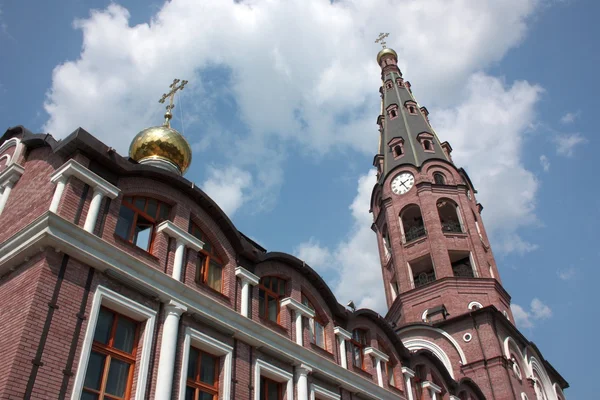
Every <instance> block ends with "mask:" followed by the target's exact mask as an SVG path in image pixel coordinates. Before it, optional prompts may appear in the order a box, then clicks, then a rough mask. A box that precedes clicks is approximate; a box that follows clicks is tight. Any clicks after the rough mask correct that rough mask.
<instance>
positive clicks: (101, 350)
mask: <svg viewBox="0 0 600 400" xmlns="http://www.w3.org/2000/svg"><path fill="white" fill-rule="evenodd" d="M103 309H104V310H107V311H109V312H110V313H112V314H113V316H114V317H113V320H112V322H111V328H110V333H109V338H108V343H106V344H104V343H100V342H97V341H96V340H94V341H93V342H92V348H91V351H90V355H91V353H92V352H95V353H98V354H102V355H104V356H105V360H104V365H103V367H102V378H101V381H100V390H95V389H90V388H86V387H85V376H87V368H86V372H85V374H84V383H83V388H82V394H83V393H86V392H87V393H93V394H96V395H97V396H98V399H99V400H103V399H106V398H108V399H129V398H130V397H131V390H132V386H133V375H134V372H135V366H136V356H137V348H138V344H139V335H140V323H139V322H138V321H135V320H134V319H132V318H129V317H127V316H125V315H123V314H121V313H119V312H117V311H115V310H112V309H110V308H108V307H106V306H100V310H99V313H100V311H102V310H103ZM120 319H126V320H129V321H131V322H134V323H135V333H134V339H133V346H132V351H131V353H127V352H126V351H123V350H119V349H117V348H115V347H113V345H114V340H115V337H116V334H117V332H116V331H117V325H118V323H119V320H120ZM95 328H98V324H97V323H96V327H95ZM95 334H96V329H94V335H95ZM113 358H114V359H117V360H119V361H122V362H125V363H127V364H129V374H128V376H127V383H126V388H125V394H124V395H123V396H122V397H118V396H116V395H111V394H108V395H107V394H106V384H107V379H108V374H109V372H110V365H111V364H110V362H111V361H112V359H113ZM88 366H89V364H88ZM107 396H108V397H107Z"/></svg>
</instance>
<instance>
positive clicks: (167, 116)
mask: <svg viewBox="0 0 600 400" xmlns="http://www.w3.org/2000/svg"><path fill="white" fill-rule="evenodd" d="M179 82H181V85H179V86H177V84H178V83H179ZM186 83H188V81H186V80H183V81H180V80H179V79H173V83H171V84H170V85H169V87H170V88H171V91H170V92H169V93H164V94H163V95H162V97H161V98H160V100H159V101H158V102H159V103H161V104H162V103H164V102H165V100H166V99H167V98H169V105H168V106H167V112H166V113H165V126H169V120H170V119H171V118H172V114H171V110H172V109H174V108H175V105H174V104H173V98H174V97H175V93H176V92H177V91H178V90H183V87H184V86H185V84H186Z"/></svg>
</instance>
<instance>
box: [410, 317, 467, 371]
mask: <svg viewBox="0 0 600 400" xmlns="http://www.w3.org/2000/svg"><path fill="white" fill-rule="evenodd" d="M417 330H422V331H425V332H429V333H432V334H434V335H439V336H441V337H443V338H444V339H445V340H447V341H448V342H449V343H450V345H451V346H452V347H453V348H454V350H456V353H457V354H458V357H459V358H460V362H461V363H462V364H463V365H466V364H468V362H467V356H466V355H465V352H464V351H463V349H462V348H461V347H460V344H458V342H457V341H456V340H455V339H454V338H453V337H452V336H451V335H450V334H449V333H448V332H446V331H444V330H442V329H439V328H434V327H432V326H429V325H413V326H407V327H406V328H402V329H401V330H400V331H398V335H399V336H400V338H401V339H402V342H403V343H404V340H411V337H410V335H411V333H409V332H414V331H417ZM413 335H415V336H416V334H414V333H413ZM436 346H437V345H436ZM438 347H439V346H438Z"/></svg>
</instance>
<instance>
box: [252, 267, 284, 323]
mask: <svg viewBox="0 0 600 400" xmlns="http://www.w3.org/2000/svg"><path fill="white" fill-rule="evenodd" d="M266 278H270V279H276V280H277V282H278V284H277V292H274V291H273V289H271V288H270V287H266V286H265V285H264V280H265V279H266ZM280 284H283V294H279V288H280V286H279V285H280ZM286 289H287V281H286V280H284V279H283V278H280V277H278V276H271V275H269V276H263V277H262V278H260V282H259V284H258V290H259V298H260V291H261V290H262V291H263V292H264V294H265V304H264V310H262V313H263V314H262V315H261V309H260V305H259V309H258V315H259V317H260V318H262V319H265V320H267V321H271V322H274V323H276V324H279V321H280V316H281V305H280V303H279V302H280V300H281V298H282V297H284V296H285V293H286V292H285V291H286ZM269 298H272V299H274V300H275V302H276V304H277V321H273V320H272V319H270V318H269V300H268V299H269ZM259 304H260V303H259Z"/></svg>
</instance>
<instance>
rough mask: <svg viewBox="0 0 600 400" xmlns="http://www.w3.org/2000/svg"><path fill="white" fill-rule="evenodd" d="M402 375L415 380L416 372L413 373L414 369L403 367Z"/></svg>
mask: <svg viewBox="0 0 600 400" xmlns="http://www.w3.org/2000/svg"><path fill="white" fill-rule="evenodd" d="M402 375H406V376H408V377H409V378H414V376H415V371H413V370H412V369H410V368H408V367H402Z"/></svg>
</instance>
